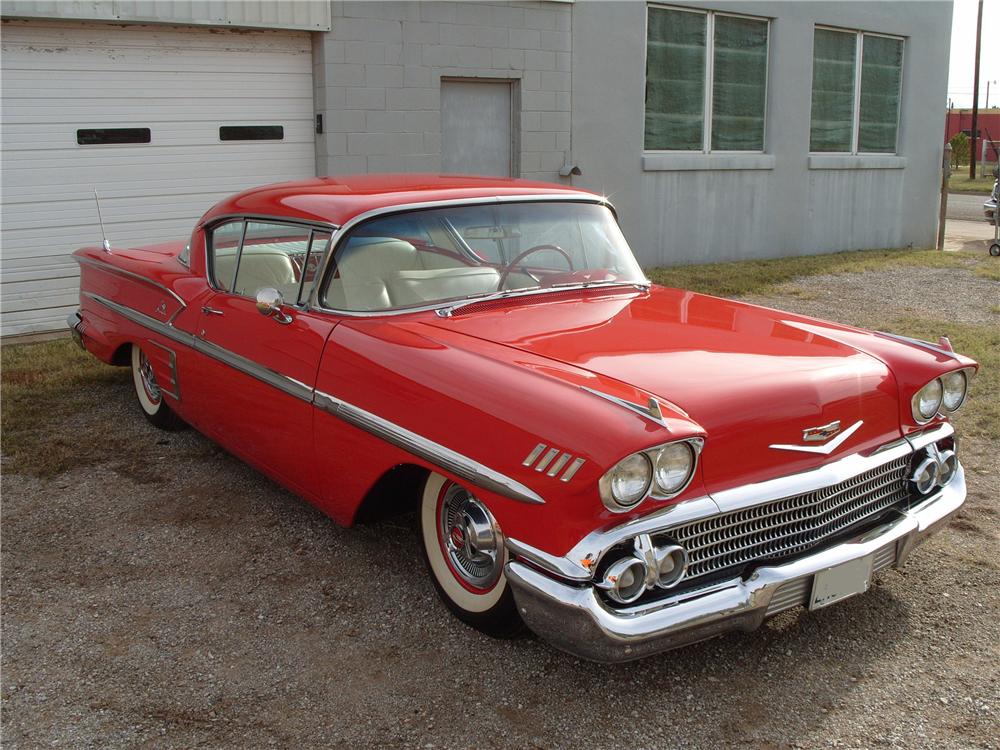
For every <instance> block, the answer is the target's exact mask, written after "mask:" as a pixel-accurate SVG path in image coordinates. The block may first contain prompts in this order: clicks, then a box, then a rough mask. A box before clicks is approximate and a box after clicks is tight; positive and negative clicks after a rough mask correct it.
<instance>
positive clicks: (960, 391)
mask: <svg viewBox="0 0 1000 750" xmlns="http://www.w3.org/2000/svg"><path fill="white" fill-rule="evenodd" d="M941 385H942V387H943V389H944V395H943V396H942V397H941V405H942V406H943V407H944V408H945V411H957V410H958V409H959V407H961V406H962V404H963V403H964V402H965V396H966V394H967V393H968V392H969V376H968V375H966V374H965V370H955V372H949V373H948V374H947V375H944V376H943V377H942V378H941Z"/></svg>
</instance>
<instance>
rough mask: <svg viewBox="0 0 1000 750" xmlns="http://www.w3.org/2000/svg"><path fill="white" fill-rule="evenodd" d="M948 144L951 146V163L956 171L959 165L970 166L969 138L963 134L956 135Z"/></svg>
mask: <svg viewBox="0 0 1000 750" xmlns="http://www.w3.org/2000/svg"><path fill="white" fill-rule="evenodd" d="M948 143H950V144H951V161H952V164H953V166H954V167H955V169H958V165H959V164H968V163H969V136H967V135H966V134H965V133H961V132H959V133H955V135H953V136H952V138H951V140H950V141H948Z"/></svg>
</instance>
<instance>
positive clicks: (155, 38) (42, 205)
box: [0, 21, 315, 336]
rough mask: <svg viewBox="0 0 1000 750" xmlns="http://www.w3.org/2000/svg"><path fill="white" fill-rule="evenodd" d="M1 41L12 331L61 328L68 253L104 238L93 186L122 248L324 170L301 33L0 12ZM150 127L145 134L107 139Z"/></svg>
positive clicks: (73, 278)
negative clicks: (231, 201)
mask: <svg viewBox="0 0 1000 750" xmlns="http://www.w3.org/2000/svg"><path fill="white" fill-rule="evenodd" d="M2 43H3V58H2V68H3V72H2V76H3V79H2V80H3V113H2V128H3V129H2V169H3V175H2V177H3V192H2V199H3V227H2V243H3V244H2V259H0V271H2V279H0V280H2V300H0V322H2V333H3V335H5V336H6V335H11V334H19V333H28V332H34V331H45V330H53V329H59V328H60V327H62V326H63V325H64V320H65V317H66V315H67V313H68V312H70V311H71V310H72V309H73V308H74V307H75V305H76V298H77V284H78V282H77V276H78V269H77V267H76V264H75V263H74V262H73V261H72V260H71V259H70V257H69V254H70V253H71V252H72V251H73V250H74V249H76V248H77V247H79V246H81V245H86V244H99V243H100V230H99V229H98V224H97V213H96V211H95V207H94V198H93V190H94V188H95V187H97V188H98V190H99V191H100V195H101V208H102V210H103V214H104V223H105V227H106V228H107V233H108V236H109V239H110V240H111V242H112V244H113V245H115V246H118V247H128V246H130V245H136V244H140V243H149V242H160V241H164V240H175V239H182V238H186V237H188V236H190V232H191V228H192V226H193V223H194V221H195V220H196V219H197V218H198V217H199V216H200V215H201V214H202V213H203V212H204V211H205V210H206V209H208V208H209V207H210V206H211V205H212V204H213V203H214V202H215V201H217V200H218V199H220V198H222V197H224V196H226V195H228V194H230V193H233V192H236V191H238V190H242V189H244V188H246V187H249V186H253V185H259V184H263V183H267V182H275V181H279V180H285V179H294V178H301V177H311V176H313V175H314V174H315V152H314V147H313V124H312V119H313V101H312V51H311V50H312V48H311V40H310V37H309V35H308V34H307V33H297V32H286V31H246V30H240V31H235V30H230V29H220V28H213V29H208V28H191V27H171V26H121V25H119V26H113V25H104V24H94V23H89V24H88V23H66V22H52V23H46V22H37V21H31V22H27V21H5V22H4V24H3V37H2ZM223 126H226V127H229V126H237V128H238V129H237V130H235V131H225V133H224V135H225V136H230V135H235V136H236V139H235V140H223V139H222V138H221V137H220V127H223ZM239 126H280V127H281V133H280V139H278V135H279V133H278V131H277V130H275V129H274V128H273V127H272V128H270V129H260V128H258V129H255V130H248V129H246V128H242V129H240V128H239ZM123 128H124V129H132V132H126V133H122V132H121V131H120V130H119V129H123ZM147 128H148V131H149V132H148V140H149V142H148V143H142V142H138V143H136V142H133V143H111V144H108V143H102V141H107V140H112V141H115V140H122V139H124V140H133V141H135V140H136V139H137V140H139V141H143V140H145V138H146V133H145V130H144V129H147ZM109 129H110V130H109ZM116 131H118V132H116ZM260 136H265V137H266V138H267V140H247V139H246V138H247V137H260ZM79 140H82V141H83V143H79V142H78V141H79Z"/></svg>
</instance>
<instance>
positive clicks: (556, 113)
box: [313, 2, 573, 181]
mask: <svg viewBox="0 0 1000 750" xmlns="http://www.w3.org/2000/svg"><path fill="white" fill-rule="evenodd" d="M572 9H573V7H572V4H570V3H564V2H510V3H502V2H422V3H415V2H333V4H332V11H333V14H332V15H333V17H332V29H331V31H330V32H329V33H325V34H317V35H316V36H315V38H314V56H313V57H314V71H313V72H314V81H315V105H316V111H317V113H322V114H323V121H324V122H323V131H324V132H323V133H322V134H319V135H317V136H316V169H317V174H321V175H336V174H346V173H358V172H437V171H440V169H441V96H440V95H441V79H442V78H446V79H447V78H464V79H475V78H489V79H501V80H510V81H513V82H514V86H515V95H514V104H513V107H514V125H515V130H516V131H517V135H516V137H515V139H514V142H515V152H514V156H515V158H514V162H515V174H516V175H517V176H520V177H525V178H530V179H542V180H549V181H559V179H560V178H559V176H558V172H559V168H560V167H561V166H562V165H563V163H564V160H565V159H566V158H568V155H569V151H570V131H571V126H570V118H571V115H570V112H571V108H572V102H571V97H570V86H571V76H570V64H571V55H572V15H571V14H572Z"/></svg>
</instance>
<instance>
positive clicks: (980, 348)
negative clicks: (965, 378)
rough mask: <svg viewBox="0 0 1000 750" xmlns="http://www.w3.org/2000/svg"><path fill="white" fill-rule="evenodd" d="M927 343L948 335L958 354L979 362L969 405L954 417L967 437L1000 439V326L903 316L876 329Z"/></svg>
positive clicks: (970, 391)
mask: <svg viewBox="0 0 1000 750" xmlns="http://www.w3.org/2000/svg"><path fill="white" fill-rule="evenodd" d="M872 327H877V328H881V329H883V330H891V331H893V332H894V333H901V334H903V335H904V336H913V337H915V338H919V339H924V340H925V341H937V340H938V336H940V335H942V334H947V335H948V338H949V339H951V343H952V346H953V347H954V348H955V351H957V352H961V353H962V354H964V355H966V356H968V357H972V358H973V359H974V360H976V361H977V362H979V373H978V374H977V375H976V377H975V378H973V379H972V385H971V388H970V390H969V402H968V404H966V406H965V408H963V409H962V410H961V411H959V412H958V413H957V414H956V415H955V417H954V418H953V420H954V422H955V426H956V428H957V429H959V430H960V431H961V432H962V434H964V435H971V436H977V437H984V438H990V439H997V438H1000V327H998V326H996V325H981V324H980V325H974V324H971V323H956V322H955V321H952V320H937V319H933V318H923V317H900V318H894V319H893V320H890V321H888V322H883V323H882V324H877V322H875V321H873V326H872Z"/></svg>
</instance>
